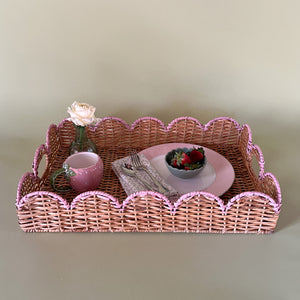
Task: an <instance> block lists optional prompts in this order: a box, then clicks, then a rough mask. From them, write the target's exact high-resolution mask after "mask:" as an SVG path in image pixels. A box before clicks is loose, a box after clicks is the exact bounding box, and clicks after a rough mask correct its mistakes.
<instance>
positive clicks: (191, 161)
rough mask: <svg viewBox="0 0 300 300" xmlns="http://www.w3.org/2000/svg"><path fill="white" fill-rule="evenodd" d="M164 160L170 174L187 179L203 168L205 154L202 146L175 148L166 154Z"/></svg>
mask: <svg viewBox="0 0 300 300" xmlns="http://www.w3.org/2000/svg"><path fill="white" fill-rule="evenodd" d="M165 162H166V165H167V167H168V169H169V171H170V172H171V174H173V175H174V176H176V177H179V178H182V179H189V178H192V177H195V176H196V175H198V174H199V173H200V172H201V171H202V170H203V169H204V166H205V164H206V156H205V152H204V149H203V148H202V147H198V148H196V147H193V148H177V149H174V150H172V151H170V152H168V153H167V154H166V156H165Z"/></svg>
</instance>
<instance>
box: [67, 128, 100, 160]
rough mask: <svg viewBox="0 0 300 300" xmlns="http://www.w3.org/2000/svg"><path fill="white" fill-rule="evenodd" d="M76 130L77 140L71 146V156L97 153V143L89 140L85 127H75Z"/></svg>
mask: <svg viewBox="0 0 300 300" xmlns="http://www.w3.org/2000/svg"><path fill="white" fill-rule="evenodd" d="M75 128H76V132H75V140H74V141H73V142H72V144H71V146H70V155H72V154H74V153H78V152H83V151H84V152H94V153H97V147H96V145H95V143H94V142H93V141H91V140H90V139H88V136H87V132H86V128H85V126H78V125H75Z"/></svg>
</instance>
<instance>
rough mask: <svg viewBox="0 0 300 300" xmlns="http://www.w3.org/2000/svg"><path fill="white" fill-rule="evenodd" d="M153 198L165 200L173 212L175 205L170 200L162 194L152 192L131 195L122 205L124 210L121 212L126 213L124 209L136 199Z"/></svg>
mask: <svg viewBox="0 0 300 300" xmlns="http://www.w3.org/2000/svg"><path fill="white" fill-rule="evenodd" d="M148 195H150V196H153V197H157V198H160V199H161V200H163V202H165V204H166V205H167V206H168V207H169V209H170V211H172V209H173V205H172V203H171V202H170V201H169V199H168V198H167V197H166V196H164V195H162V194H160V193H157V192H152V191H141V192H137V193H133V194H131V195H130V196H128V197H127V198H126V199H125V200H124V201H123V204H122V208H121V210H122V211H124V209H125V208H126V206H127V205H128V204H129V203H130V202H131V201H132V200H133V199H134V198H135V197H139V196H141V197H145V196H148Z"/></svg>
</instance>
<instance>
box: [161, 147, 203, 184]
mask: <svg viewBox="0 0 300 300" xmlns="http://www.w3.org/2000/svg"><path fill="white" fill-rule="evenodd" d="M192 150H193V149H189V148H177V149H174V150H172V151H170V152H168V153H167V154H166V156H165V162H166V165H167V167H168V169H169V171H170V172H171V174H173V175H174V176H176V177H179V178H182V179H189V178H193V177H195V176H197V175H198V174H199V173H200V172H201V171H202V170H203V169H204V167H205V165H206V156H205V155H204V159H203V164H202V165H201V166H200V167H199V168H198V169H194V170H185V169H178V168H175V167H173V166H172V165H171V160H172V157H173V156H174V154H175V153H176V152H179V151H183V152H185V153H187V152H190V151H192Z"/></svg>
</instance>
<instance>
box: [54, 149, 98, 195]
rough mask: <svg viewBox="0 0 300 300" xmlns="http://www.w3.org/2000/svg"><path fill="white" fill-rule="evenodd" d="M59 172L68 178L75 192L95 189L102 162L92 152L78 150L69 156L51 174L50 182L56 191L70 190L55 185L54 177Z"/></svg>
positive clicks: (55, 177)
mask: <svg viewBox="0 0 300 300" xmlns="http://www.w3.org/2000/svg"><path fill="white" fill-rule="evenodd" d="M61 174H64V175H65V176H66V177H67V178H68V179H69V181H70V186H71V188H72V189H73V190H75V191H76V192H79V193H82V192H87V191H91V190H95V189H97V187H98V186H99V184H100V181H101V179H102V176H103V162H102V159H101V158H100V156H99V155H98V154H96V153H93V152H78V153H75V154H73V155H71V156H69V157H68V158H67V159H66V160H65V162H64V163H63V167H62V168H61V169H59V170H57V171H55V172H54V173H53V174H52V175H51V178H50V182H51V185H52V187H53V188H54V189H55V190H56V191H58V192H64V191H70V190H71V189H70V188H58V187H56V185H55V182H56V179H57V177H58V176H59V175H61Z"/></svg>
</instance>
